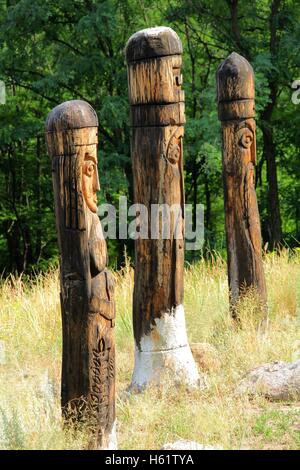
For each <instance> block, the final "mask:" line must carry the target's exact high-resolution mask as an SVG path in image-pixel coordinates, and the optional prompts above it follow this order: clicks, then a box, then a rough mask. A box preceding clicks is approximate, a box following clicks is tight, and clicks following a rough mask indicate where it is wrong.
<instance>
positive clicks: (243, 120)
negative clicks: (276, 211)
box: [217, 52, 267, 320]
mask: <svg viewBox="0 0 300 470" xmlns="http://www.w3.org/2000/svg"><path fill="white" fill-rule="evenodd" d="M217 94H218V109H219V119H220V121H221V123H222V138H223V146H222V152H223V185H224V204H225V226H226V239H227V266H228V280H229V291H230V306H231V312H232V316H233V317H234V318H237V305H238V301H239V300H240V299H241V298H242V297H243V295H244V294H246V293H249V292H250V290H251V291H252V290H253V292H254V293H255V294H257V297H258V308H259V311H260V313H262V319H263V320H264V319H266V315H267V306H266V305H267V304H266V283H265V276H264V270H263V262H262V241H261V230H260V219H259V212H258V205H257V199H256V191H255V177H254V171H255V170H254V166H255V164H256V125H255V120H254V116H255V112H254V109H255V103H254V95H255V88H254V74H253V69H252V67H251V65H250V64H249V62H248V61H247V60H246V59H244V57H242V56H240V55H238V54H236V53H235V52H233V53H232V54H230V56H229V57H228V58H227V59H226V60H225V61H224V62H223V63H222V64H221V65H220V66H219V68H218V71H217Z"/></svg>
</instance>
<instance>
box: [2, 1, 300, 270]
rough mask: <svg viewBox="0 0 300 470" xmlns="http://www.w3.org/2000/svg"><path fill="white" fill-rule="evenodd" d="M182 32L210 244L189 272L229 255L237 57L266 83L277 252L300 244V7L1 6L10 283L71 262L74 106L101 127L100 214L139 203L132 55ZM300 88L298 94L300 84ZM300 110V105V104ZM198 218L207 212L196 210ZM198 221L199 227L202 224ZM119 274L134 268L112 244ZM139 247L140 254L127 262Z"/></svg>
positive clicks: (267, 192)
mask: <svg viewBox="0 0 300 470" xmlns="http://www.w3.org/2000/svg"><path fill="white" fill-rule="evenodd" d="M161 25H165V26H170V27H172V28H173V29H174V30H175V31H176V32H177V33H178V35H179V36H180V39H181V40H182V43H183V48H184V67H183V84H184V90H185V95H186V117H187V124H186V127H185V139H184V158H185V194H186V202H188V203H191V204H193V206H194V207H195V206H196V204H199V203H201V204H203V205H204V222H205V243H204V245H203V247H202V249H201V250H199V251H197V252H187V256H186V258H187V260H188V261H191V260H192V259H195V258H199V257H201V256H206V255H207V253H209V252H211V251H212V250H216V251H219V252H221V253H224V248H225V235H224V216H223V190H222V173H221V134H220V123H219V121H218V117H217V105H216V83H215V73H216V70H217V67H218V65H219V64H220V63H221V61H222V60H223V59H224V58H226V57H227V56H228V55H229V54H230V53H231V52H232V51H236V52H238V53H240V54H242V55H243V56H244V57H246V58H247V59H248V60H249V61H250V62H251V64H252V66H253V68H254V72H255V83H256V111H257V118H256V121H257V149H258V151H257V158H258V162H257V168H256V188H257V194H258V202H259V210H260V215H261V223H262V235H263V243H264V247H265V248H266V249H268V250H273V249H276V248H278V247H280V246H283V245H285V246H289V247H291V248H294V247H297V246H298V245H299V240H300V224H299V216H300V165H299V149H300V113H299V111H300V103H299V104H296V102H297V100H293V99H292V97H293V96H294V97H295V95H296V94H297V91H296V90H295V89H294V88H292V84H293V83H294V82H295V80H299V79H300V1H299V0H271V1H270V0H257V1H252V2H249V1H246V0H203V1H202V0H181V1H179V0H169V1H167V0H159V1H156V0H150V1H149V0H105V1H100V0H95V1H94V0H61V1H53V0H20V1H15V0H0V81H2V82H4V84H5V89H6V102H5V104H0V271H1V272H2V273H3V274H4V275H7V274H9V273H11V272H13V273H21V272H26V273H28V274H30V273H32V271H33V270H34V271H39V270H44V269H47V268H48V267H49V266H50V265H52V264H56V262H57V259H58V248H57V238H56V229H55V218H54V206H53V192H52V180H51V162H50V158H49V157H48V155H47V151H46V147H45V141H44V123H45V119H46V116H47V114H48V112H49V111H50V110H51V109H52V108H53V107H54V106H56V105H57V104H59V103H61V102H63V101H66V100H70V99H83V100H86V101H88V102H89V103H90V104H91V105H92V106H93V107H94V108H95V110H96V112H97V114H98V117H99V141H100V144H99V174H100V181H101V192H100V194H99V202H108V203H111V204H113V205H115V206H116V208H118V198H119V196H127V197H128V200H129V201H128V203H129V204H130V203H131V202H132V200H133V187H132V180H133V178H132V166H131V160H130V125H129V103H128V96H127V72H126V64H125V59H124V47H125V45H126V42H127V40H128V38H129V37H130V35H131V34H133V33H134V32H136V31H138V30H139V29H143V28H146V27H152V26H161ZM294 86H295V85H294ZM298 96H299V98H300V94H298ZM194 212H195V211H194ZM195 222H196V221H195V220H194V223H195ZM108 244H109V253H110V263H111V265H113V266H114V267H116V268H118V267H120V266H121V265H122V264H123V262H124V253H127V254H129V255H130V256H133V241H132V240H109V241H108ZM125 248H126V250H125Z"/></svg>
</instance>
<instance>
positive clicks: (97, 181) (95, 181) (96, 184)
mask: <svg viewBox="0 0 300 470" xmlns="http://www.w3.org/2000/svg"><path fill="white" fill-rule="evenodd" d="M94 191H100V182H99V175H98V168H97V170H96V175H95V179H94Z"/></svg>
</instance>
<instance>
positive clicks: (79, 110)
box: [46, 100, 98, 132]
mask: <svg viewBox="0 0 300 470" xmlns="http://www.w3.org/2000/svg"><path fill="white" fill-rule="evenodd" d="M86 127H98V118H97V114H96V111H95V110H94V109H93V108H92V106H91V105H90V104H89V103H87V102H86V101H82V100H71V101H65V102H64V103H61V104H59V105H58V106H56V107H55V108H54V109H52V111H51V112H50V113H49V114H48V117H47V120H46V132H62V131H67V130H71V129H82V128H86Z"/></svg>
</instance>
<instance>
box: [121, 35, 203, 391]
mask: <svg viewBox="0 0 300 470" xmlns="http://www.w3.org/2000/svg"><path fill="white" fill-rule="evenodd" d="M126 60H127V64H128V86H129V101H130V105H131V126H132V138H131V156H132V165H133V176H134V200H135V203H136V204H142V205H144V206H145V207H146V208H147V211H148V239H143V238H138V239H136V240H135V278H134V294H133V327H134V338H135V348H136V351H135V366H134V372H133V378H132V387H134V388H137V389H141V388H143V387H144V386H146V385H147V384H148V383H150V382H156V383H160V382H161V381H162V380H163V375H164V374H165V373H167V374H168V375H169V376H170V375H171V376H172V379H173V380H174V379H175V380H176V381H177V380H178V381H180V382H181V383H185V384H188V385H191V386H198V385H199V380H200V378H199V374H198V371H197V367H196V365H195V362H194V359H193V356H192V354H191V350H190V347H189V345H188V340H187V335H186V328H185V315H184V308H183V270H184V219H183V217H184V186H183V154H182V138H183V130H184V129H183V125H184V123H185V115H184V92H183V91H182V90H181V83H182V76H181V65H182V45H181V42H180V39H179V37H178V36H177V34H176V33H175V32H174V31H173V30H172V29H170V28H165V27H160V28H149V29H145V30H142V31H139V32H137V33H136V34H134V35H133V36H132V37H131V38H130V39H129V41H128V43H127V45H126ZM153 205H165V206H164V207H165V209H166V211H168V208H169V209H170V208H171V207H172V205H174V207H175V208H177V209H179V212H178V213H177V214H175V215H174V216H173V215H172V211H170V214H171V215H170V231H169V232H170V235H169V237H168V238H165V239H164V236H166V234H163V233H162V232H163V228H164V222H163V223H162V224H161V225H160V227H159V229H158V232H157V237H156V238H154V237H153V233H150V225H151V221H152V222H153V220H155V217H156V216H155V214H154V213H155V211H158V206H156V208H155V209H154V206H153ZM160 207H161V206H160ZM175 211H176V209H175ZM156 214H157V212H156ZM173 214H174V213H173ZM175 226H176V227H175ZM176 229H177V230H178V231H177V233H179V234H180V236H178V238H176V237H175V236H174V233H175V232H176Z"/></svg>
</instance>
